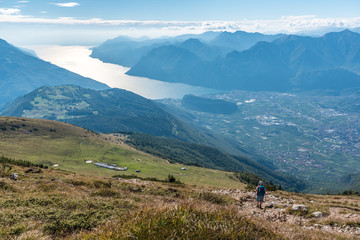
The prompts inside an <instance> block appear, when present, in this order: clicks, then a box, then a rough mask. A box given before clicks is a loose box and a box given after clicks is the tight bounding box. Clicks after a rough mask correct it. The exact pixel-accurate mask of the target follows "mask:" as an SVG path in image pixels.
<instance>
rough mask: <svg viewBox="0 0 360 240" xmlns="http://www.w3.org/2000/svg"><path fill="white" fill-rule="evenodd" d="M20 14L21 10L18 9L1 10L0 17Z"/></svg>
mask: <svg viewBox="0 0 360 240" xmlns="http://www.w3.org/2000/svg"><path fill="white" fill-rule="evenodd" d="M19 13H20V9H18V8H0V16H1V15H4V16H8V15H13V14H19Z"/></svg>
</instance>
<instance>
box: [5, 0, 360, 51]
mask: <svg viewBox="0 0 360 240" xmlns="http://www.w3.org/2000/svg"><path fill="white" fill-rule="evenodd" d="M359 27H360V0H341V1H340V0H336V1H334V0H311V1H310V0H302V1H292V0H256V1H255V0H248V1H244V0H181V1H179V0H101V1H100V0H74V1H57V0H0V38H3V39H5V40H8V41H11V42H14V43H17V44H54V43H55V44H80V45H81V44H82V45H89V44H90V45H92V44H98V43H100V42H102V41H104V40H106V39H108V38H113V37H116V36H117V35H129V36H133V37H140V36H144V35H145V36H149V37H159V36H164V35H179V34H184V33H201V32H204V31H232V32H233V31H237V30H243V31H248V32H261V33H278V32H282V33H306V34H315V35H316V34H322V33H325V32H326V31H331V30H336V29H344V28H350V29H353V28H359Z"/></svg>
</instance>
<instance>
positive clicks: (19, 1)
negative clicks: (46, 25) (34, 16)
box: [18, 1, 29, 3]
mask: <svg viewBox="0 0 360 240" xmlns="http://www.w3.org/2000/svg"><path fill="white" fill-rule="evenodd" d="M28 2H29V1H18V3H28Z"/></svg>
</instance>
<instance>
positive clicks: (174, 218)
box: [0, 166, 358, 239]
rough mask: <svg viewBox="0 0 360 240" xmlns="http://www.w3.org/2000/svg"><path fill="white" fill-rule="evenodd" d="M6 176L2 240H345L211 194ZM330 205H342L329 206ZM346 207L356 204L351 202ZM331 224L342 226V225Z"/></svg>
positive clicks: (60, 174)
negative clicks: (15, 179)
mask: <svg viewBox="0 0 360 240" xmlns="http://www.w3.org/2000/svg"><path fill="white" fill-rule="evenodd" d="M13 168H14V171H16V172H18V173H19V176H20V181H11V180H9V179H6V178H2V179H0V238H1V239H347V238H349V236H348V235H346V234H335V233H331V232H326V231H323V230H316V229H309V228H308V226H309V225H306V224H303V225H299V224H298V223H296V222H291V221H286V222H277V221H273V219H272V218H266V216H267V215H266V214H268V213H271V212H262V211H257V212H256V214H253V213H252V212H251V211H252V210H251V209H252V208H251V207H250V206H252V205H254V204H253V202H252V200H251V198H246V199H247V200H241V201H240V200H239V199H238V198H237V197H233V196H231V195H228V196H226V195H224V194H218V193H215V192H214V191H213V190H214V189H210V188H209V189H204V188H201V189H200V188H197V187H193V186H188V185H178V184H171V183H164V182H151V181H141V180H136V179H124V180H118V179H115V178H114V179H104V178H97V177H88V176H79V175H76V174H73V173H69V172H66V171H58V170H52V169H42V171H41V172H38V173H33V172H29V173H25V172H26V170H27V168H20V167H16V166H14V167H13ZM236 191H238V192H239V193H241V194H248V193H246V192H243V191H240V190H236ZM276 194H277V195H279V198H284V199H285V198H292V197H294V201H296V202H298V201H299V202H301V201H315V202H314V203H313V207H311V209H312V208H314V210H315V209H318V207H323V208H324V209H326V202H325V201H323V200H322V198H321V199H319V198H318V196H315V195H311V196H310V199H307V198H309V197H308V196H307V195H292V194H289V193H286V192H279V193H276ZM280 195H281V196H280ZM335 200H345V198H342V197H341V199H330V201H335ZM247 201H248V202H247ZM326 201H328V200H326ZM347 201H348V203H349V204H355V203H356V202H357V201H358V199H356V198H352V197H349V198H347ZM246 204H249V205H246ZM317 204H318V205H317ZM339 204H340V203H339ZM317 206H318V207H317ZM342 209H343V208H341V209H339V210H338V213H339V212H341V211H342ZM277 210H279V209H277ZM268 211H272V210H268ZM332 211H333V210H332V208H331V207H330V208H329V216H328V217H331V216H333V215H332V214H335V213H333V212H332ZM349 211H353V212H354V210H349ZM353 212H352V213H353ZM346 214H348V212H347V213H346ZM289 216H290V217H291V215H289ZM328 217H326V218H323V219H319V220H316V223H319V224H331V223H330V222H329V223H326V219H328ZM312 220H314V219H312V218H309V221H312ZM321 221H324V222H323V223H321ZM332 221H336V222H338V221H339V224H344V223H345V221H344V219H335V218H333V219H332ZM304 227H305V228H304ZM350 237H354V236H350ZM355 237H356V236H355Z"/></svg>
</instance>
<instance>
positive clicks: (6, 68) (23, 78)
mask: <svg viewBox="0 0 360 240" xmlns="http://www.w3.org/2000/svg"><path fill="white" fill-rule="evenodd" d="M63 84H72V85H78V86H82V87H86V88H92V89H98V90H101V89H107V88H109V87H108V86H107V85H105V84H103V83H100V82H97V81H94V80H92V79H89V78H85V77H82V76H80V75H78V74H75V73H72V72H70V71H68V70H65V69H63V68H60V67H57V66H55V65H53V64H51V63H48V62H45V61H43V60H40V59H38V58H36V57H35V56H32V55H31V54H29V53H26V52H25V51H24V50H22V49H19V48H17V47H15V46H13V45H11V44H9V43H8V42H6V41H4V40H1V39H0V88H1V92H0V108H2V107H3V106H4V104H5V103H7V102H11V101H12V100H14V99H15V98H17V97H19V96H21V95H24V94H27V93H29V92H31V91H33V90H34V89H36V88H39V87H42V86H56V85H63Z"/></svg>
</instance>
